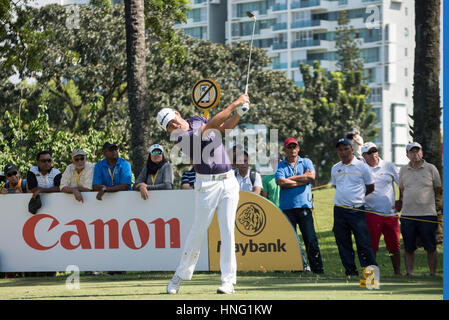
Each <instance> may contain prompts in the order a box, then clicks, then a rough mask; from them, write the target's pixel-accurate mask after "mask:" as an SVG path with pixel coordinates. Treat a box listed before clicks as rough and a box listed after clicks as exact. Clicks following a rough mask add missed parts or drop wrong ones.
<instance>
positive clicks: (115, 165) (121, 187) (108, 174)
mask: <svg viewBox="0 0 449 320" xmlns="http://www.w3.org/2000/svg"><path fill="white" fill-rule="evenodd" d="M103 155H104V157H105V158H104V159H103V160H101V161H100V162H98V163H97V164H96V165H95V168H94V178H93V182H92V188H93V190H94V191H98V194H97V199H98V200H102V199H103V195H104V193H105V192H117V191H128V190H131V184H132V172H131V165H130V163H129V162H128V161H126V160H125V159H122V158H120V157H119V156H118V147H117V145H116V144H115V143H113V144H111V143H109V142H106V143H105V144H104V145H103Z"/></svg>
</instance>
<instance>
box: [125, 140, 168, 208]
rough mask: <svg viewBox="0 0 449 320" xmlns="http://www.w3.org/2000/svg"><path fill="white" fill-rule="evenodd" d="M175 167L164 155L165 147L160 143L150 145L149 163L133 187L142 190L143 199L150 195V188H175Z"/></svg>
mask: <svg viewBox="0 0 449 320" xmlns="http://www.w3.org/2000/svg"><path fill="white" fill-rule="evenodd" d="M173 179H174V178H173V168H172V166H171V164H170V163H168V161H167V160H166V159H165V157H164V148H163V147H162V146H161V145H159V144H153V145H152V146H151V147H150V153H149V155H148V160H147V165H146V166H145V167H144V168H143V169H142V171H140V174H139V176H138V177H137V179H136V182H135V184H134V187H133V189H134V190H136V191H140V194H141V196H142V199H144V200H147V199H148V197H149V194H148V190H171V189H173Z"/></svg>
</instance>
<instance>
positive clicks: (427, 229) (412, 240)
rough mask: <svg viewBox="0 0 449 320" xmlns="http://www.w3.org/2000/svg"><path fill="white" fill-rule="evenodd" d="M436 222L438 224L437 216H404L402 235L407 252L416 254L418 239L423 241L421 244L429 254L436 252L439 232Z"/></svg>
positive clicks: (402, 219)
mask: <svg viewBox="0 0 449 320" xmlns="http://www.w3.org/2000/svg"><path fill="white" fill-rule="evenodd" d="M409 218H410V219H409ZM412 219H417V220H412ZM418 220H419V221H418ZM421 220H425V221H421ZM426 221H430V222H426ZM436 222H437V217H436V216H418V217H415V216H413V217H407V216H402V217H401V233H402V239H403V240H404V246H405V251H407V252H410V253H412V252H415V250H416V249H417V246H416V239H417V238H418V237H419V238H420V239H421V242H422V244H423V246H424V250H426V251H428V252H433V251H435V250H436V248H437V230H438V223H436Z"/></svg>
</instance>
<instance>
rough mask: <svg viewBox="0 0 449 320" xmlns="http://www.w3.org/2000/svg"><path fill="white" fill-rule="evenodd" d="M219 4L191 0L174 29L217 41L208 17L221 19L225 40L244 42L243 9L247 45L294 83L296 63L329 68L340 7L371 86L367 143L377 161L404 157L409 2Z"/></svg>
mask: <svg viewBox="0 0 449 320" xmlns="http://www.w3.org/2000/svg"><path fill="white" fill-rule="evenodd" d="M225 2H226V1H223V0H212V1H207V0H195V1H193V4H192V8H193V10H192V11H191V12H190V13H189V17H188V23H187V24H182V25H178V26H177V27H178V28H182V29H184V30H185V32H186V33H188V34H190V35H191V36H193V37H195V38H198V39H204V40H211V41H213V42H223V41H222V39H223V38H221V37H219V36H218V32H219V31H217V33H215V32H212V30H219V29H220V27H223V26H222V25H221V22H220V21H218V20H217V19H216V18H215V17H217V16H220V17H222V18H223V17H227V18H225V20H226V23H225V28H224V31H225V34H224V38H225V43H227V44H232V43H235V42H238V41H249V40H250V39H251V33H252V25H253V22H252V20H250V19H249V18H247V17H246V14H245V13H246V11H251V12H253V13H254V14H255V15H256V17H257V22H256V31H255V36H254V46H256V47H259V48H264V49H265V50H266V51H267V54H268V55H269V56H271V57H272V64H271V68H272V69H275V70H280V71H283V72H285V74H286V75H287V76H288V77H289V78H290V79H292V80H293V81H294V82H295V83H296V84H297V85H299V86H302V85H303V82H302V76H301V72H300V70H299V64H300V63H301V62H303V63H306V64H313V61H314V60H318V61H319V62H320V64H321V66H322V67H323V68H324V69H325V70H328V71H333V70H336V62H337V54H336V46H335V36H336V30H337V27H338V17H339V14H340V13H341V12H342V11H346V12H347V16H348V18H349V19H350V25H351V26H352V27H353V28H354V29H355V32H356V37H357V38H358V39H359V40H360V42H361V45H360V49H361V54H362V57H363V58H364V61H365V65H364V73H365V76H366V78H367V83H368V85H369V87H370V88H371V94H370V96H369V98H368V99H369V101H370V103H371V104H372V106H373V110H374V112H375V113H376V115H377V119H378V124H377V127H378V129H379V137H378V139H377V140H376V141H375V142H376V143H377V144H378V146H379V147H380V150H381V155H382V157H383V158H384V159H385V160H388V161H393V162H395V163H396V164H398V165H403V164H405V163H407V161H408V160H407V158H406V157H405V145H406V144H407V143H408V142H409V140H410V139H411V138H410V135H409V124H410V121H411V119H410V118H409V116H408V115H409V114H411V113H412V112H413V107H412V106H413V99H412V94H413V68H414V47H415V34H414V30H415V28H414V1H413V0H228V1H227V3H226V4H225ZM224 4H225V5H224ZM211 12H213V14H214V16H212V14H211ZM221 21H222V20H221ZM348 130H350V128H348ZM361 135H362V136H363V132H362V133H361Z"/></svg>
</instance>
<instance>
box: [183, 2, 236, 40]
mask: <svg viewBox="0 0 449 320" xmlns="http://www.w3.org/2000/svg"><path fill="white" fill-rule="evenodd" d="M190 2H191V5H190V7H191V10H190V11H189V12H188V13H187V23H185V24H177V25H176V26H175V28H177V29H183V30H184V32H185V33H186V34H188V35H190V36H192V37H193V38H196V39H201V40H210V41H212V42H216V43H225V40H226V38H225V34H226V33H225V24H226V18H227V2H226V0H191V1H190Z"/></svg>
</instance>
